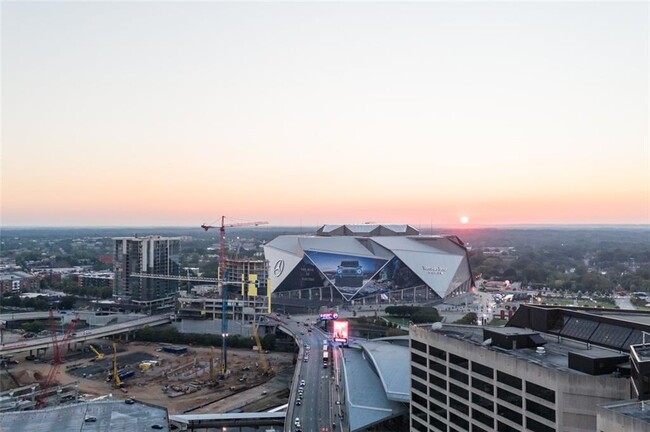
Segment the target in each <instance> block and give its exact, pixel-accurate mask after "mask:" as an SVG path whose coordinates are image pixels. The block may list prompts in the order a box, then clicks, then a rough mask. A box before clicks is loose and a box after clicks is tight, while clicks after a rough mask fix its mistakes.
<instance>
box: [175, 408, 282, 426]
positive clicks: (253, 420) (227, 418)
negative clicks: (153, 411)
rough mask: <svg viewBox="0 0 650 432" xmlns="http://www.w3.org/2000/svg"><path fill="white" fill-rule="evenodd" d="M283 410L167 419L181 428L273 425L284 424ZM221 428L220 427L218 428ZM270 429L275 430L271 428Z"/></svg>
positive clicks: (180, 416) (191, 415)
mask: <svg viewBox="0 0 650 432" xmlns="http://www.w3.org/2000/svg"><path fill="white" fill-rule="evenodd" d="M285 416H286V413H284V412H256V413H220V414H182V415H170V416H169V421H170V422H171V423H172V424H173V425H176V426H177V427H179V428H180V429H182V430H195V429H208V428H224V429H223V430H225V429H226V428H230V427H245V426H249V427H255V426H258V427H260V426H261V427H264V426H267V427H273V426H280V427H282V426H283V425H284V419H285ZM220 430H221V429H220ZM272 430H275V428H273V429H272Z"/></svg>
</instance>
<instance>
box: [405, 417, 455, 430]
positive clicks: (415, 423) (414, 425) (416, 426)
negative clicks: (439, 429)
mask: <svg viewBox="0 0 650 432" xmlns="http://www.w3.org/2000/svg"><path fill="white" fill-rule="evenodd" d="M411 427H412V428H413V429H415V430H416V431H418V432H429V428H427V427H426V426H425V425H423V424H422V423H420V422H419V421H417V420H415V418H414V419H412V420H411ZM444 430H447V429H444Z"/></svg>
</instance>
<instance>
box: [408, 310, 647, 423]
mask: <svg viewBox="0 0 650 432" xmlns="http://www.w3.org/2000/svg"><path fill="white" fill-rule="evenodd" d="M648 331H650V327H649V326H648V324H647V314H646V315H644V314H643V313H640V312H637V311H616V310H603V311H594V310H589V311H586V310H584V309H583V310H580V309H569V308H553V307H541V306H531V305H522V306H521V307H520V308H519V309H518V310H517V312H516V314H515V315H514V316H513V318H512V319H511V320H510V321H509V322H508V325H507V326H506V327H501V328H498V327H477V326H459V325H446V324H445V325H440V324H434V325H433V326H430V325H429V326H427V328H425V327H415V326H413V327H411V331H410V337H411V373H410V374H411V403H410V406H411V412H410V414H411V427H410V430H411V431H412V432H416V431H417V432H434V431H445V432H447V431H478V432H480V431H503V432H509V431H512V432H515V431H516V432H520V431H531V432H553V431H585V432H586V431H594V430H599V431H601V430H602V431H611V432H613V431H623V430H625V431H626V432H631V431H644V432H645V431H648V430H650V428H649V427H648V426H649V423H648V420H647V419H643V417H642V415H643V413H642V412H641V411H642V410H641V409H639V408H635V407H637V405H639V399H642V396H643V395H644V394H646V393H645V392H646V391H647V390H646V389H647V388H649V387H650V386H647V385H645V387H644V384H638V383H643V382H644V380H645V382H650V380H648V376H650V368H647V370H646V369H645V366H636V364H635V363H634V358H635V357H636V358H641V357H642V356H640V355H635V354H634V351H633V350H634V349H635V348H636V349H637V350H641V349H645V347H646V346H648V347H650V345H647V344H646V343H645V342H644V340H643V339H644V336H643V335H644V334H645V333H646V332H648ZM649 351H650V350H649ZM631 354H632V356H631ZM631 358H632V360H633V361H632V362H630V359H631ZM631 364H632V367H631ZM631 368H632V374H631V373H630V369H631ZM635 370H638V371H640V372H638V373H636V374H635ZM637 376H638V377H641V378H638V379H637ZM637 382H638V383H637ZM632 384H634V385H632ZM631 389H639V390H638V391H637V392H633V391H631ZM630 396H632V397H637V400H636V402H637V403H636V404H635V403H633V402H634V401H626V402H625V403H622V402H621V403H619V401H621V400H628V399H630ZM615 403H618V404H615ZM612 404H615V406H614V405H612ZM621 407H622V408H621ZM630 407H631V408H630ZM626 410H627V411H626ZM621 413H622V414H621ZM639 413H640V415H638V414H639ZM599 416H600V417H599ZM627 417H635V419H634V420H635V421H636V425H635V426H634V427H632V426H630V425H631V423H629V421H628V420H626V418H627ZM599 418H601V420H598V419H599ZM598 421H600V422H602V424H607V425H608V427H606V428H600V427H598V428H597V422H598ZM626 422H627V423H626ZM625 424H627V425H628V426H624V425H625ZM612 425H614V426H615V427H614V426H612Z"/></svg>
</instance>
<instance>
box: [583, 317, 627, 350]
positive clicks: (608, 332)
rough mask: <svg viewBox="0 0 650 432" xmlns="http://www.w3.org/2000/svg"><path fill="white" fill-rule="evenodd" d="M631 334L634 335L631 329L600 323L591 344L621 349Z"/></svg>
mask: <svg viewBox="0 0 650 432" xmlns="http://www.w3.org/2000/svg"><path fill="white" fill-rule="evenodd" d="M630 333H632V329H631V328H627V327H621V326H617V325H613V324H607V323H600V324H599V325H598V328H597V329H596V331H594V334H592V335H591V342H593V343H596V344H601V345H605V346H608V347H612V348H616V349H620V348H621V347H622V346H623V345H624V344H625V341H626V340H627V338H628V337H629V336H630Z"/></svg>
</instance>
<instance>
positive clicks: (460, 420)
mask: <svg viewBox="0 0 650 432" xmlns="http://www.w3.org/2000/svg"><path fill="white" fill-rule="evenodd" d="M449 420H450V421H451V422H452V423H453V424H455V425H458V426H460V427H461V428H463V430H469V422H468V421H467V420H465V419H464V418H462V417H459V416H457V415H456V414H454V413H449Z"/></svg>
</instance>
